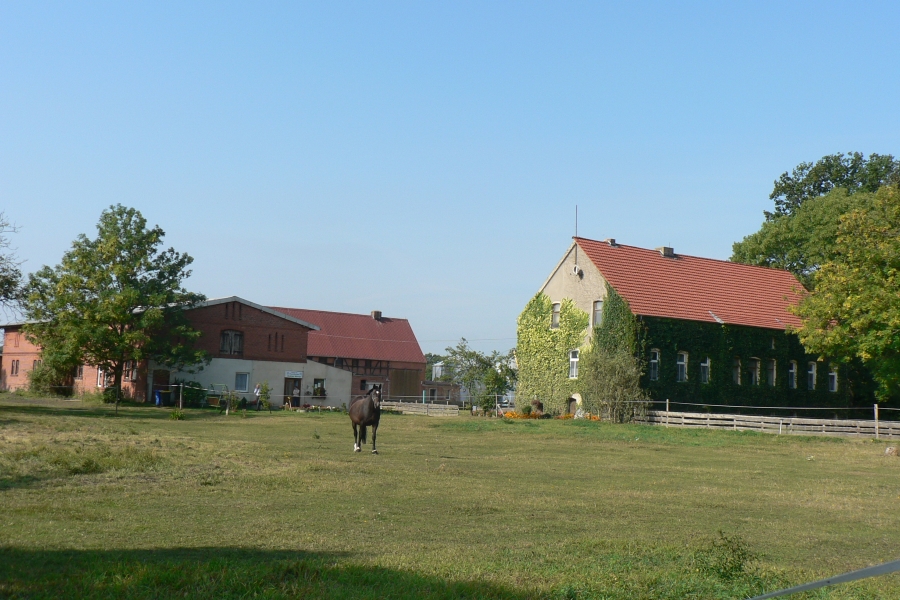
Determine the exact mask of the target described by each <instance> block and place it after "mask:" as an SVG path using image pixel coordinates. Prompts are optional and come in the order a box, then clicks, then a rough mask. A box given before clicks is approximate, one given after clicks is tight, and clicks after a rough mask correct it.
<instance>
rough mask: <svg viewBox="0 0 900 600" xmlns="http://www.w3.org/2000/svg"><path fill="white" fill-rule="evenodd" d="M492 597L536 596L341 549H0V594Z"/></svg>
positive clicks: (518, 598)
mask: <svg viewBox="0 0 900 600" xmlns="http://www.w3.org/2000/svg"><path fill="white" fill-rule="evenodd" d="M172 597H181V598H335V599H343V598H346V599H351V598H362V599H366V598H372V599H375V598H438V599H443V598H446V599H450V598H496V599H510V600H524V599H526V598H535V597H537V596H535V595H531V594H528V593H523V592H521V591H515V590H510V589H506V588H503V587H500V586H497V585H493V584H489V583H480V582H466V581H457V582H453V581H446V580H444V579H441V578H438V577H426V576H422V575H417V574H415V573H409V572H404V571H397V570H393V569H386V568H382V567H373V566H366V565H362V564H359V563H353V562H351V560H350V558H349V556H348V555H347V554H343V553H315V552H297V551H293V552H292V551H277V550H272V551H267V550H254V549H239V548H194V549H187V548H169V549H157V550H109V551H91V550H28V549H21V548H14V547H0V598H29V599H31V598H172Z"/></svg>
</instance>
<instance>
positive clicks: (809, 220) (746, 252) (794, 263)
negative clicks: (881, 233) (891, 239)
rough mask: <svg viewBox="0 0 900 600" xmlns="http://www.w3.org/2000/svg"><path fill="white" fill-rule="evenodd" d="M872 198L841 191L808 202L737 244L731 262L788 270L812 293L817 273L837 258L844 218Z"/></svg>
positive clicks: (866, 195)
mask: <svg viewBox="0 0 900 600" xmlns="http://www.w3.org/2000/svg"><path fill="white" fill-rule="evenodd" d="M872 197H873V194H872V193H869V192H861V193H856V194H852V195H851V194H850V193H849V192H848V191H847V190H846V189H844V188H838V189H835V190H832V191H831V192H829V193H827V194H825V195H824V196H820V197H815V198H809V199H807V200H806V201H804V202H803V204H801V205H800V206H799V207H798V208H797V209H796V210H794V212H793V213H792V214H790V215H783V216H781V217H779V218H777V219H772V220H769V221H765V222H764V223H763V224H762V227H761V228H760V229H759V231H757V232H756V233H753V234H751V235H748V236H747V237H745V238H744V239H743V240H741V241H740V242H737V243H735V244H734V246H733V254H732V256H731V260H732V261H733V262H740V263H744V264H750V265H759V266H761V267H773V268H776V269H785V270H787V271H790V272H791V273H793V274H794V275H796V276H797V278H798V279H799V280H800V281H801V282H802V283H803V285H804V286H806V288H807V289H812V287H813V286H814V285H815V281H814V278H813V275H814V274H815V272H816V271H817V270H818V269H819V267H820V266H821V265H822V264H824V263H825V262H828V261H830V260H832V259H833V258H834V257H835V251H836V249H837V233H838V225H839V224H840V220H841V217H842V216H843V215H844V214H846V213H848V212H850V211H852V210H855V209H857V208H864V207H865V206H867V205H868V204H869V203H870V202H871V201H872Z"/></svg>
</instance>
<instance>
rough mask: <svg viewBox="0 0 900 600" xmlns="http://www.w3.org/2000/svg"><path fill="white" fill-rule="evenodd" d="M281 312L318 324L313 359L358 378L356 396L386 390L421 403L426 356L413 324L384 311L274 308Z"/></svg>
mask: <svg viewBox="0 0 900 600" xmlns="http://www.w3.org/2000/svg"><path fill="white" fill-rule="evenodd" d="M273 310H276V311H278V312H280V313H283V314H286V315H290V316H293V317H296V318H298V319H301V320H304V321H309V322H312V323H315V324H317V325H318V326H319V330H318V331H311V332H310V333H309V361H310V362H317V363H319V364H323V365H329V366H333V367H335V368H338V369H342V370H344V371H346V372H348V373H351V374H352V376H353V381H352V387H353V390H354V393H357V394H358V393H362V392H365V391H366V390H368V389H369V388H371V387H374V386H376V385H377V386H381V387H382V389H383V390H384V395H385V396H386V397H390V398H396V399H400V398H403V399H407V400H409V399H413V398H416V399H420V398H421V397H422V390H423V387H422V385H423V382H424V381H425V355H424V354H423V353H422V349H421V348H420V347H419V341H418V340H417V339H416V335H415V333H413V330H412V327H411V326H410V324H409V321H407V320H406V319H397V318H393V317H384V316H382V314H381V312H380V311H372V313H371V314H368V315H362V314H353V313H341V312H329V311H324V310H309V309H302V308H283V307H273Z"/></svg>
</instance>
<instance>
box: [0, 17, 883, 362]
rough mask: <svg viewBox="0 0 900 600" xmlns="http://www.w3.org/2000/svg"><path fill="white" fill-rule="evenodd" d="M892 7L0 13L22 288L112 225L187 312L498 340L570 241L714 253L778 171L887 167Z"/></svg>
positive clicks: (428, 340)
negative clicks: (30, 275) (847, 158)
mask: <svg viewBox="0 0 900 600" xmlns="http://www.w3.org/2000/svg"><path fill="white" fill-rule="evenodd" d="M898 22H900V3H897V2H877V1H876V2H866V3H856V2H852V3H851V2H824V3H823V2H790V3H786V2H728V3H722V2H709V3H700V2H681V3H671V2H627V3H623V2H616V3H612V2H610V3H606V2H599V1H596V2H545V3H540V2H515V3H513V2H483V1H482V2H464V1H453V2H388V1H384V2H359V3H354V2H321V3H305V2H290V3H278V2H265V3H263V2H255V3H233V2H210V3H196V2H186V1H179V2H171V3H169V2H162V1H158V0H155V1H153V2H109V3H92V2H81V3H43V2H28V3H20V2H12V1H9V0H0V211H2V212H3V213H5V216H6V218H7V219H8V220H9V221H11V222H13V223H14V224H16V225H17V226H18V227H19V230H18V232H17V233H15V234H14V235H12V236H11V241H12V243H13V245H14V246H15V248H16V249H17V255H18V257H19V258H20V259H21V260H22V261H24V262H23V265H22V269H23V271H24V272H26V273H27V272H32V271H35V270H37V269H39V268H40V267H41V266H42V265H55V264H58V263H59V262H60V259H61V258H62V255H63V253H64V252H66V250H67V249H68V248H69V247H70V246H71V243H72V241H73V240H74V239H75V238H76V236H78V235H79V234H82V233H84V234H87V235H88V236H93V235H94V234H95V232H96V229H95V227H96V223H97V221H98V219H99V217H100V214H101V212H102V211H103V210H104V209H106V208H108V207H109V206H110V205H113V204H123V205H125V206H130V207H134V208H136V209H138V210H140V211H141V212H142V214H143V215H144V216H145V217H146V218H147V220H148V221H149V223H150V224H151V225H159V226H160V227H162V229H163V230H164V231H165V232H166V237H165V245H166V247H168V246H171V247H174V248H175V249H176V250H178V251H180V252H186V253H188V254H189V255H191V256H192V257H193V258H194V263H193V265H192V269H193V274H192V276H191V277H190V279H189V280H188V281H187V283H186V285H187V287H188V288H189V289H191V290H192V291H197V292H201V293H203V294H206V295H207V296H208V297H210V298H216V297H223V296H232V295H237V296H241V297H243V298H246V299H248V300H250V301H253V302H257V303H259V304H263V305H268V306H289V307H298V308H312V309H319V310H332V311H342V312H354V313H369V312H370V311H372V310H380V311H382V312H383V313H384V315H385V316H389V317H399V318H406V319H409V321H410V323H411V325H412V327H413V330H414V331H415V333H416V335H417V337H418V339H419V341H420V345H421V346H422V349H423V351H425V352H436V353H439V352H441V351H442V350H443V349H444V348H445V347H447V346H452V345H455V344H456V342H457V341H458V340H459V339H460V338H462V337H465V338H466V339H467V340H469V342H470V344H471V346H472V347H475V348H477V349H479V350H483V351H490V350H494V349H497V350H501V351H505V350H507V349H509V348H511V347H513V346H514V345H515V332H516V317H517V316H518V315H519V313H520V312H521V310H522V309H523V308H524V306H525V304H526V303H527V302H528V300H529V299H530V298H531V297H532V296H533V295H534V294H535V293H536V292H537V291H538V289H539V288H540V286H541V285H542V283H543V282H544V281H545V279H546V278H547V276H548V275H549V274H550V272H551V270H552V269H553V267H554V266H555V265H556V263H557V262H558V261H559V260H560V258H561V257H562V256H563V254H564V253H565V251H566V249H567V248H568V246H569V244H570V243H571V237H572V235H573V234H574V233H575V211H576V206H577V210H578V234H579V235H581V236H583V237H588V238H594V239H605V238H608V237H612V238H616V240H617V241H619V242H620V243H624V244H629V245H634V246H640V247H646V248H654V247H658V246H663V245H666V246H672V247H674V248H675V251H676V252H678V253H682V254H691V255H695V256H705V257H711V258H719V259H727V258H728V257H729V256H730V254H731V245H732V244H733V243H734V242H735V241H738V240H740V239H742V238H743V237H744V236H746V235H749V234H750V233H753V232H754V231H756V230H757V229H758V228H759V226H760V224H761V223H762V220H763V211H764V210H767V209H770V208H771V207H772V201H771V200H769V194H770V192H771V190H772V184H773V181H774V180H775V179H776V178H777V177H778V176H779V175H780V174H781V173H782V172H784V171H790V170H791V169H793V167H795V166H796V165H797V164H799V163H800V162H803V161H815V160H817V159H818V158H821V157H822V156H824V155H826V154H832V153H836V152H850V151H859V152H863V153H866V154H869V153H872V152H876V153H880V154H894V155H895V156H896V155H898V154H900V147H898V139H900V138H898V134H900V111H898V110H897V104H896V103H897V98H898V97H900V36H898V35H897V32H896V24H897V23H898Z"/></svg>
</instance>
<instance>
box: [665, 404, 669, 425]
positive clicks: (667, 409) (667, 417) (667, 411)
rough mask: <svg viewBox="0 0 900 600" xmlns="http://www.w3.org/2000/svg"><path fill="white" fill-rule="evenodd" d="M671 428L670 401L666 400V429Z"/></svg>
mask: <svg viewBox="0 0 900 600" xmlns="http://www.w3.org/2000/svg"><path fill="white" fill-rule="evenodd" d="M668 426H669V399H668V398H666V427H668Z"/></svg>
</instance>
